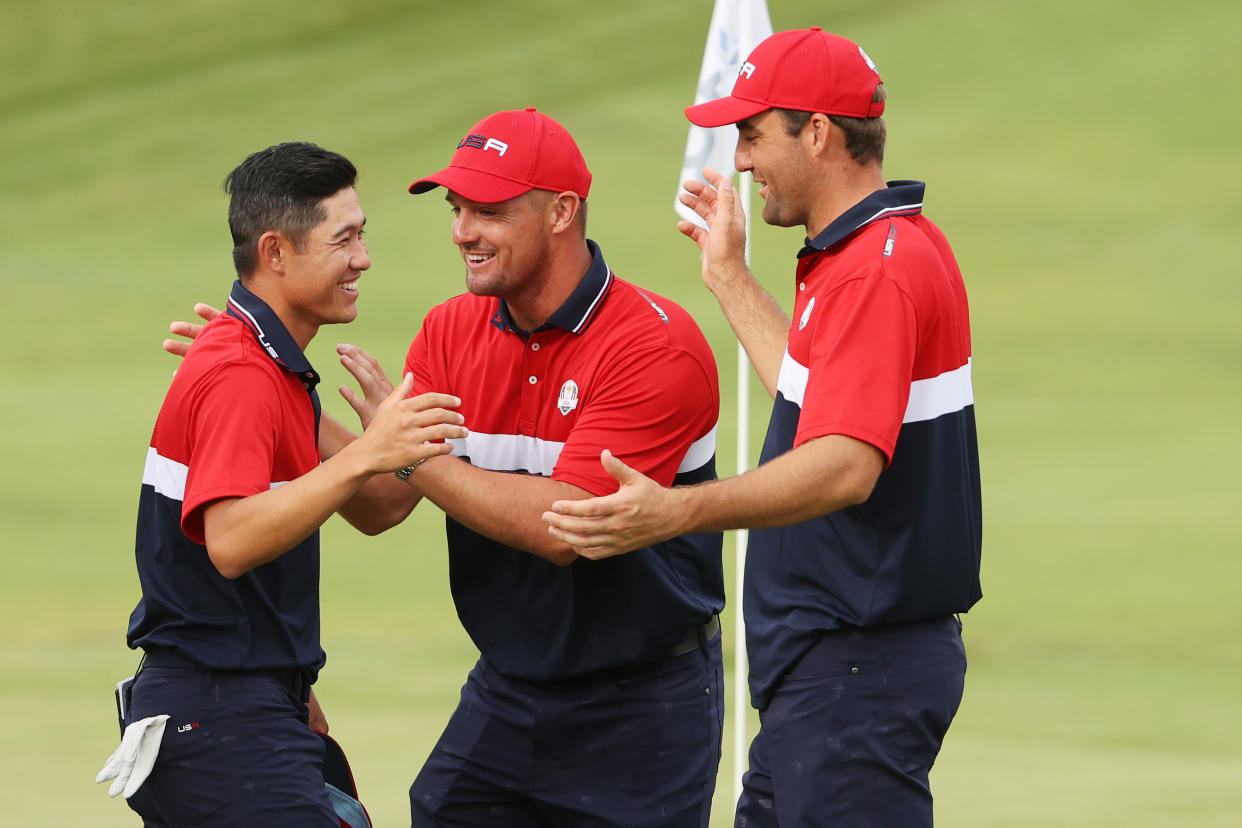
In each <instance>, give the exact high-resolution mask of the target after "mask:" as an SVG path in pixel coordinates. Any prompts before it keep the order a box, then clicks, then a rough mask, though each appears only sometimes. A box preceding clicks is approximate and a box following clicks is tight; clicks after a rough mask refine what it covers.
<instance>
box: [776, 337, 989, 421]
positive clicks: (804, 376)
mask: <svg viewBox="0 0 1242 828" xmlns="http://www.w3.org/2000/svg"><path fill="white" fill-rule="evenodd" d="M970 365H971V358H970V357H967V358H966V364H965V365H963V366H961V367H960V368H954V369H953V370H952V371H945V372H944V373H943V374H940V375H939V376H935V377H930V378H928V379H921V380H914V381H913V382H911V383H910V401H909V402H908V403H907V404H906V414H905V416H904V417H902V418H901V421H902V422H903V423H919V422H923V421H925V420H934V419H936V418H937V417H940V416H943V415H945V414H952V413H954V412H957V411H961V410H962V409H963V408H965V407H966V406H968V405H974V402H975V393H974V386H973V384H972V383H971V378H970ZM810 376H811V371H810V369H809V368H807V367H806V366H805V365H802V364H800V363H798V361H797V360H795V359H794V358H793V357H792V356H790V355H789V349H788V348H786V349H785V356H784V357H783V358H782V359H781V371H780V374H779V375H778V376H777V379H776V390H777V391H779V392H780V394H781V396H783V397H784V398H785V399H786V400H787V401H789V402H791V403H793V404H794V405H796V406H798V408H801V407H802V400H803V398H804V397H805V396H806V385H807V382H808V381H809V380H810Z"/></svg>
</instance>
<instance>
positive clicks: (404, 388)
mask: <svg viewBox="0 0 1242 828" xmlns="http://www.w3.org/2000/svg"><path fill="white" fill-rule="evenodd" d="M412 390H414V375H413V374H411V373H410V372H408V371H407V372H406V374H405V376H404V377H402V378H401V384H400V385H398V386H397V387H396V388H394V389H392V393H391V394H389V395H388V399H386V400H384V402H397V401H400V400H404V399H405V398H406V397H408V396H410V391H412Z"/></svg>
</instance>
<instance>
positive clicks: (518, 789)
mask: <svg viewBox="0 0 1242 828" xmlns="http://www.w3.org/2000/svg"><path fill="white" fill-rule="evenodd" d="M722 674H723V668H722V666H721V654H720V636H719V635H717V636H716V637H715V638H713V639H712V640H711V641H709V642H707V643H706V645H704V646H703V647H701V648H700V649H698V650H694V651H691V652H689V653H685V654H683V655H680V656H675V657H672V658H669V659H665V660H663V661H660V662H657V663H656V664H655V665H653V666H651V667H650V668H648V669H645V670H643V671H641V672H637V673H623V672H613V673H605V674H600V675H595V676H592V677H588V678H582V679H569V680H565V681H557V682H539V683H534V682H527V681H521V680H516V679H512V678H508V677H506V676H503V675H501V674H499V673H497V672H496V671H495V670H494V669H492V668H491V667H489V666H488V664H487V662H486V660H484V659H480V660H479V662H478V663H477V664H476V665H475V667H474V669H473V670H472V671H471V672H470V675H469V677H468V678H467V679H466V684H465V686H464V687H463V688H462V691H461V703H460V704H459V705H458V707H457V710H456V711H455V712H454V713H453V715H452V717H451V718H450V719H449V723H448V726H447V727H446V728H445V731H444V734H443V735H442V736H441V737H440V741H439V743H437V744H436V746H435V748H434V749H433V750H432V752H431V756H430V757H429V758H428V759H427V762H426V764H425V765H424V766H423V768H422V770H421V771H420V772H419V774H418V777H417V778H416V779H415V780H414V784H413V785H412V786H411V787H410V812H411V819H412V822H413V825H414V828H426V826H455V828H461V827H462V826H498V827H499V826H504V828H548V827H549V826H566V828H568V826H573V828H587V826H618V825H625V826H635V828H647V827H649V828H656V826H668V828H693V826H706V825H707V822H708V818H709V816H710V812H711V800H712V792H713V791H714V790H715V785H716V769H717V767H718V766H719V764H720V729H721V725H722V723H723V719H724V699H723V697H722V695H721V694H722V691H723V688H722V682H723V675H722Z"/></svg>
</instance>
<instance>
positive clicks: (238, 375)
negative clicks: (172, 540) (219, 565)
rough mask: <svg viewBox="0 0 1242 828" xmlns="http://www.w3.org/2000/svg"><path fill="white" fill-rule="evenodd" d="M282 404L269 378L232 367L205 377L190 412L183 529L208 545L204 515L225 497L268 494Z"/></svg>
mask: <svg viewBox="0 0 1242 828" xmlns="http://www.w3.org/2000/svg"><path fill="white" fill-rule="evenodd" d="M280 412H281V408H280V399H279V396H278V393H277V389H276V387H275V386H274V385H273V383H272V379H271V376H270V375H269V374H267V373H266V372H265V371H263V369H262V368H259V367H257V366H254V365H247V364H243V363H234V364H228V365H224V366H221V367H220V368H219V369H218V370H216V371H213V372H211V373H210V374H208V375H206V376H205V377H204V378H203V380H202V382H201V385H200V387H199V389H197V392H196V393H195V399H194V402H193V404H192V406H191V408H190V414H189V418H190V423H189V440H190V461H189V464H188V465H189V471H188V473H187V475H186V484H185V499H184V502H183V503H182V507H181V529H182V531H183V532H185V533H186V535H187V536H189V538H190V539H191V540H193V541H194V542H195V543H200V544H205V543H206V537H205V535H204V534H203V510H204V509H205V508H206V506H207V505H209V504H210V503H212V502H213V501H216V500H219V499H221V498H227V497H249V496H250V495H254V494H258V493H259V492H265V491H267V490H268V489H270V488H272V486H273V485H274V484H277V483H282V482H287V481H279V480H272V469H273V466H274V459H275V456H276V445H277V437H278V434H279V431H280V417H281V413H280Z"/></svg>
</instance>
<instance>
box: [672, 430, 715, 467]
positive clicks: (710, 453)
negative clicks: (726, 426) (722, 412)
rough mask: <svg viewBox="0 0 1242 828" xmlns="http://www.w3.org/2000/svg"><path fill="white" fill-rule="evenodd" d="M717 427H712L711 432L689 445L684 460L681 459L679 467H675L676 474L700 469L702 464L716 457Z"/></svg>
mask: <svg viewBox="0 0 1242 828" xmlns="http://www.w3.org/2000/svg"><path fill="white" fill-rule="evenodd" d="M718 425H719V424H717V425H714V426H712V430H711V431H709V432H707V433H706V434H704V435H703V436H702V437H700V438H699V439H697V440H695V441H694V442H693V443H691V444H690V448H688V449H686V456H685V458H683V459H682V461H681V465H680V466H678V467H677V473H678V474H683V473H684V472H690V471H694V470H695V469H701V468H702V467H703V466H704V464H706V463H707V462H708V461H709V460H711V459H712V458H713V457H715V456H716V428H717V426H718Z"/></svg>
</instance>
